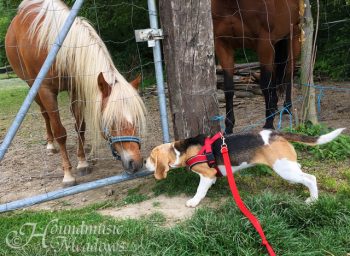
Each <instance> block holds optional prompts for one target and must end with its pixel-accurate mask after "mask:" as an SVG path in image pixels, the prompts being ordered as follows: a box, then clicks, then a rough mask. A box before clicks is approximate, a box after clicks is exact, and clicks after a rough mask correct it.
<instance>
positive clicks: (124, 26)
mask: <svg viewBox="0 0 350 256" xmlns="http://www.w3.org/2000/svg"><path fill="white" fill-rule="evenodd" d="M66 2H67V3H68V4H69V5H70V6H71V5H72V3H73V2H74V0H66ZM19 3H20V0H0V66H4V65H5V64H6V63H7V61H6V55H5V49H4V37H5V33H6V30H7V27H8V25H9V22H10V21H11V18H12V17H13V15H14V14H15V11H16V8H17V6H18V4H19ZM312 6H313V10H314V18H315V17H316V6H317V4H316V0H312ZM80 15H82V16H84V17H87V18H88V19H89V20H90V21H91V22H92V23H93V25H94V26H95V28H97V30H98V31H99V33H100V35H101V37H102V38H103V40H104V41H105V42H106V44H107V46H108V49H109V50H110V52H111V54H112V56H113V58H114V61H115V63H116V65H117V68H118V69H119V70H121V71H122V72H123V73H124V74H125V75H126V76H127V77H128V78H129V77H130V76H134V75H135V73H139V72H140V71H145V70H146V71H147V70H150V69H151V68H152V67H153V64H152V51H150V50H149V49H147V45H146V43H141V44H136V42H135V40H134V30H135V29H142V28H147V27H149V21H148V11H147V1H144V0H131V1H123V0H106V1H96V0H86V1H85V4H84V6H83V10H82V11H81V12H80ZM349 17H350V1H349V0H320V27H319V32H318V37H317V61H316V67H315V69H316V70H315V75H316V76H318V77H327V78H331V79H336V80H349V78H350V49H349V46H350V37H349V35H350V18H349ZM238 55H239V56H237V59H242V61H245V57H244V55H243V54H242V53H241V54H240V53H239V54H238ZM240 55H242V56H241V57H240ZM248 55H249V56H248V59H249V60H251V58H250V56H251V54H250V53H249V52H248ZM141 63H142V66H141V67H140V64H141Z"/></svg>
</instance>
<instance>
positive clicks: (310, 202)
mask: <svg viewBox="0 0 350 256" xmlns="http://www.w3.org/2000/svg"><path fill="white" fill-rule="evenodd" d="M316 201H317V198H315V197H308V198H307V199H306V200H305V203H306V204H312V203H314V202H316Z"/></svg>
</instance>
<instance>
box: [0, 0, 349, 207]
mask: <svg viewBox="0 0 350 256" xmlns="http://www.w3.org/2000/svg"><path fill="white" fill-rule="evenodd" d="M66 2H67V4H68V5H70V6H71V4H72V3H73V1H66ZM19 3H20V1H10V2H8V1H2V2H1V4H2V6H1V12H2V13H3V14H6V15H4V17H6V19H7V20H1V21H0V22H1V29H2V31H5V30H6V29H7V25H8V24H9V21H10V19H11V18H12V17H13V16H14V15H15V13H16V10H17V6H18V4H19ZM340 6H341V7H342V8H339V4H335V3H333V2H332V3H331V2H325V3H321V6H320V10H321V11H320V25H319V32H318V43H317V58H316V70H315V78H316V84H315V85H314V86H315V87H316V89H317V102H316V104H317V106H318V109H319V120H320V121H321V122H324V123H326V125H329V126H332V127H348V126H349V122H350V116H349V110H350V106H349V104H350V103H349V100H348V99H349V96H350V92H349V91H350V85H349V82H348V81H349V63H350V62H349V50H348V45H349V41H348V39H349V38H347V37H345V38H344V37H342V36H341V35H343V34H344V33H346V31H349V24H350V21H349V19H348V13H349V4H348V3H346V2H344V3H342V4H340ZM57 13H58V12H57ZM80 15H82V16H84V17H86V18H87V19H88V20H89V21H90V22H91V23H92V25H93V27H94V28H95V29H96V31H97V34H98V36H99V37H100V38H101V39H102V40H103V42H104V43H105V44H106V46H107V48H108V50H109V52H110V53H111V56H112V59H113V62H114V64H115V66H116V68H117V69H118V70H119V71H120V72H121V73H122V74H123V75H124V77H125V78H126V79H127V80H128V81H131V80H133V79H134V78H135V77H137V75H138V74H141V75H142V83H141V95H142V100H143V101H144V103H145V105H146V108H147V110H148V111H147V116H146V118H147V133H144V134H140V136H141V139H142V154H143V155H144V156H146V155H147V154H148V153H149V151H150V149H151V148H153V147H154V146H156V145H158V144H160V143H162V140H161V133H162V131H161V125H160V120H159V107H158V103H157V98H156V95H157V93H156V91H155V89H154V87H150V86H151V85H153V84H154V83H155V75H154V61H153V56H152V51H151V50H150V49H149V48H148V47H147V44H146V43H136V42H135V38H134V30H135V29H141V28H148V27H149V21H148V15H149V13H148V8H147V4H146V2H145V1H141V0H133V1H126V2H124V1H118V0H113V1H112V0H110V1H104V2H103V3H102V2H98V1H95V0H89V1H86V3H85V4H84V6H83V9H82V11H81V13H80ZM208 15H209V14H208ZM4 24H6V25H4ZM5 27H6V29H3V28H5ZM5 32H6V31H5ZM4 35H5V33H3V32H2V34H1V40H2V39H3V38H4ZM232 37H234V36H232ZM89 47H92V45H87V48H89ZM4 49H5V44H4V41H1V43H0V60H1V64H0V66H5V65H7V64H8V62H7V60H6V58H5V57H4ZM91 58H93V59H94V60H96V61H97V60H98V59H99V58H100V56H98V55H95V56H91ZM257 61H258V58H257V57H256V54H255V53H254V52H253V51H250V50H246V49H245V50H238V51H237V52H236V62H237V63H239V65H246V66H245V67H243V68H237V73H236V74H235V76H234V79H235V86H236V98H235V99H234V111H235V115H236V125H235V129H234V132H243V131H247V130H250V129H253V128H261V127H262V125H263V124H264V122H265V107H264V99H263V96H262V93H261V91H260V89H259V85H258V81H259V70H258V69H256V68H255V67H259V64H256V62H257ZM254 63H255V64H254ZM253 64H254V65H253ZM252 66H253V68H252ZM0 75H1V74H0ZM80 75H81V76H86V75H90V74H88V73H84V74H80ZM296 75H297V77H298V73H296ZM1 76H2V75H1ZM3 76H4V77H1V78H8V76H12V74H9V75H8V74H5V75H3ZM333 79H337V80H333ZM294 81H295V83H294V87H293V91H294V93H293V106H295V109H294V111H295V112H293V116H288V115H287V116H282V115H281V116H280V115H279V114H278V116H277V118H276V119H277V120H276V121H275V123H276V124H278V123H279V124H280V126H281V127H287V126H289V124H290V123H292V124H295V118H296V117H297V116H298V112H299V111H300V106H301V102H302V99H303V98H302V95H301V92H300V86H308V85H300V84H299V83H298V78H295V80H294ZM27 92H28V86H27V85H26V83H25V82H23V81H22V80H21V79H18V78H14V79H1V80H0V106H1V107H0V138H3V136H4V134H5V133H6V131H7V128H8V126H9V124H10V123H11V121H12V120H13V118H14V116H15V115H16V113H17V110H18V108H19V106H20V104H21V103H22V101H23V99H24V97H25V95H26V93H27ZM202 92H203V91H199V92H198V93H197V94H196V93H194V94H196V95H194V97H193V99H194V100H195V99H196V98H197V99H198V97H199V98H200V100H201V102H203V105H204V106H205V102H206V101H205V98H204V97H203V95H202V94H203V93H202ZM212 95H213V93H212V92H210V96H212ZM224 100H225V99H224V96H223V95H221V94H220V93H219V102H218V104H219V107H220V114H221V115H222V116H224V115H225V109H224V106H225V102H224ZM279 106H280V108H279V109H280V110H281V109H282V108H281V100H280V104H279ZM71 107H72V105H71V100H70V96H69V95H68V94H67V93H66V92H62V93H60V94H59V108H58V109H57V111H59V113H60V115H61V120H62V122H63V125H64V126H65V128H66V130H67V134H68V136H67V150H68V155H69V156H70V160H71V164H72V166H73V173H74V174H76V170H75V167H76V166H77V165H78V164H79V160H78V158H77V157H76V151H77V140H78V136H77V133H76V131H75V124H76V122H75V120H74V118H73V117H72V113H71ZM222 116H219V117H213V118H217V119H216V120H214V119H213V120H214V121H215V122H221V124H222V123H223V118H222ZM290 118H292V119H290ZM45 129H46V128H45V123H44V120H43V118H42V111H41V109H40V107H39V106H38V105H37V104H33V105H32V107H31V108H30V111H29V113H28V114H27V115H26V118H25V121H24V123H23V125H22V127H21V129H20V130H19V132H18V134H17V136H16V138H15V140H14V141H13V143H12V145H11V147H10V148H9V150H8V153H7V154H6V157H5V159H4V160H3V161H2V162H1V163H0V175H1V180H0V186H1V189H0V202H1V203H5V202H9V201H13V200H16V199H19V198H24V197H28V196H31V195H36V194H41V193H47V192H50V191H53V190H55V189H58V188H60V187H61V181H62V177H63V172H62V169H61V158H60V155H59V153H57V151H58V147H57V144H56V146H55V147H56V152H55V153H54V154H52V152H48V151H47V149H46V144H47V138H46V134H45ZM98 132H101V130H100V131H98ZM86 140H87V141H86V146H85V153H86V154H87V155H88V156H89V158H88V162H89V164H90V165H91V166H93V171H92V173H91V174H90V175H87V176H84V177H77V180H78V183H84V182H88V181H92V180H96V179H99V178H105V177H108V176H111V175H115V174H118V173H120V170H122V165H121V163H119V162H116V161H115V160H114V159H113V156H112V155H111V153H110V149H109V147H108V145H107V144H104V145H102V146H101V147H99V148H98V149H97V150H94V152H93V154H91V151H92V146H91V141H90V140H91V138H89V137H88V136H87V138H86ZM121 189H123V188H121ZM106 197H107V196H106V195H105V190H103V191H100V192H98V193H97V192H91V193H88V194H86V195H85V196H84V197H83V198H82V197H79V196H75V197H71V198H70V199H69V200H70V201H71V204H78V205H79V204H84V203H85V202H95V201H96V200H101V199H104V198H106ZM84 199H85V201H84Z"/></svg>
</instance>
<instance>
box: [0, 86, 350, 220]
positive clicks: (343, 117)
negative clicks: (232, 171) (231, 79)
mask: <svg viewBox="0 0 350 256" xmlns="http://www.w3.org/2000/svg"><path fill="white" fill-rule="evenodd" d="M348 84H349V83H347V85H348ZM324 85H327V86H328V85H329V86H331V84H324ZM340 86H341V85H340ZM345 86H346V85H345V83H344V86H341V87H345ZM299 95H300V94H299V93H298V92H297V93H295V96H294V99H295V100H297V99H298V96H299ZM143 99H144V102H145V104H146V107H147V109H148V113H149V115H148V118H147V119H148V133H147V135H144V136H143V137H142V140H143V144H142V152H143V155H144V156H145V157H147V156H148V154H149V152H150V150H151V149H152V148H153V147H154V146H156V145H159V144H161V143H162V131H161V125H160V120H159V107H158V99H157V97H156V96H155V95H153V94H151V93H150V94H146V95H144V96H143ZM349 99H350V92H349V91H347V92H341V91H324V95H323V97H322V101H321V114H320V118H319V120H320V122H322V123H324V124H326V125H327V126H331V127H334V128H336V127H347V128H349V127H350V112H349V108H350V100H349ZM235 102H241V103H240V104H239V105H238V106H236V107H235V116H236V127H235V130H234V131H235V132H241V131H242V130H244V129H245V128H246V127H249V129H260V128H261V127H262V125H263V123H264V115H265V114H264V113H265V110H264V109H265V107H264V100H263V97H262V96H255V97H253V98H244V99H235ZM280 102H282V100H280ZM34 105H35V104H34ZM280 106H281V103H280ZM294 107H295V108H297V110H298V111H300V107H301V102H300V101H295V102H294ZM221 111H222V112H223V111H224V109H223V108H221ZM60 114H61V117H62V120H63V123H64V125H65V127H66V129H67V132H68V141H67V148H68V153H69V156H70V159H71V162H72V165H73V166H77V159H76V137H77V136H76V133H75V130H74V121H73V119H72V117H71V114H70V111H69V108H68V107H67V106H61V107H60ZM12 118H13V116H7V117H0V122H2V126H4V123H5V122H6V123H10V121H11V120H12ZM276 119H277V118H276ZM169 120H171V119H170V118H169ZM169 122H170V123H171V121H169ZM277 122H278V120H276V121H275V125H276V124H277ZM288 125H289V118H288V117H287V116H283V120H282V126H283V127H287V126H288ZM6 130H7V129H6ZM6 130H1V129H0V141H1V138H3V137H4V136H5V132H6ZM346 133H350V129H347V130H346ZM45 136H46V135H45V127H44V120H43V118H42V117H41V114H40V113H39V109H38V108H37V107H36V106H33V107H32V108H31V110H30V114H29V115H28V116H27V117H26V119H25V121H24V123H23V124H22V126H21V129H20V131H19V133H18V135H17V136H16V138H15V140H14V141H13V143H12V145H11V147H10V149H9V151H8V153H7V154H6V156H5V158H4V160H3V161H2V162H1V163H0V203H6V202H10V201H13V200H17V199H22V198H25V197H28V196H33V195H37V194H42V193H46V192H49V191H54V190H57V189H60V188H61V181H62V178H63V173H62V170H61V160H60V155H59V154H54V155H52V156H48V155H47V152H46V146H45ZM87 144H88V143H87ZM86 148H87V152H89V149H88V148H89V147H88V146H87V147H86ZM97 158H98V161H97V162H96V163H94V164H93V172H92V173H91V174H89V175H87V176H84V177H77V181H78V183H84V182H88V181H93V180H97V179H101V178H106V177H109V176H114V175H117V174H119V173H121V170H122V167H121V164H120V163H119V162H117V161H115V160H114V159H113V158H112V156H111V153H110V151H109V148H108V147H107V145H106V146H105V147H103V148H101V149H100V150H98V152H97ZM154 182H155V181H154V179H153V177H147V178H142V179H137V180H132V181H128V182H123V183H120V184H116V185H111V186H108V187H104V188H100V189H96V190H91V191H88V192H84V193H81V194H77V195H74V196H69V197H65V198H63V199H59V200H55V201H52V202H47V203H44V204H40V205H37V206H34V207H32V208H31V209H50V210H51V209H67V208H77V207H83V206H86V205H89V204H91V203H97V202H101V201H105V200H109V199H113V200H118V199H120V198H123V197H125V196H126V195H127V192H128V190H130V189H134V188H138V187H139V188H140V187H141V188H142V190H143V191H145V192H146V193H147V191H150V190H151V189H152V187H153V184H154ZM109 190H114V191H115V193H114V195H113V196H111V195H110V193H109V192H108V191H109ZM152 200H153V199H152ZM154 200H159V201H160V203H161V205H162V204H164V207H165V209H167V207H166V204H167V202H166V201H167V200H168V199H164V201H163V200H162V197H160V198H159V199H154ZM174 200H175V199H174ZM177 200H178V201H179V205H180V204H181V205H182V206H183V207H185V206H184V205H185V202H186V200H185V199H183V200H182V199H177ZM150 204H152V203H150ZM182 206H181V207H182ZM144 207H146V208H147V207H148V206H144ZM140 208H142V207H140ZM140 208H139V209H140ZM169 209H170V208H169ZM120 210H122V209H120ZM125 211H127V210H126V209H125ZM134 211H139V210H137V209H134ZM165 211H166V210H165ZM169 212H170V210H169ZM127 214H128V213H127V212H125V215H127Z"/></svg>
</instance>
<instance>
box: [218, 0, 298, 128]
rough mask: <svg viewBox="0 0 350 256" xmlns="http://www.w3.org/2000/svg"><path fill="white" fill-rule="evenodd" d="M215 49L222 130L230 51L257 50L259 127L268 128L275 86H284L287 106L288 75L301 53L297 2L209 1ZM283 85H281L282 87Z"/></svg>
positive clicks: (229, 90) (229, 112)
mask: <svg viewBox="0 0 350 256" xmlns="http://www.w3.org/2000/svg"><path fill="white" fill-rule="evenodd" d="M211 3H212V17H213V25H214V38H215V39H214V40H215V41H214V42H215V53H216V56H217V58H218V60H219V62H220V64H221V66H222V68H223V70H224V90H225V99H226V119H225V125H226V132H227V133H232V129H233V126H234V123H235V118H234V113H233V96H234V92H233V88H234V84H233V73H234V50H235V49H237V48H251V49H253V50H255V51H256V52H257V55H258V58H259V62H260V69H261V77H260V87H261V90H262V92H263V94H264V98H265V104H266V123H265V125H264V128H269V129H273V128H274V126H273V120H274V114H275V113H276V111H277V101H278V97H277V89H278V88H282V87H283V89H285V90H286V98H285V102H284V106H285V107H287V108H290V107H291V102H292V100H291V79H292V74H293V70H294V64H295V59H296V58H297V57H298V56H299V54H300V41H299V38H300V29H299V1H298V0H282V1H281V0H212V1H211ZM282 84H283V86H282Z"/></svg>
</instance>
